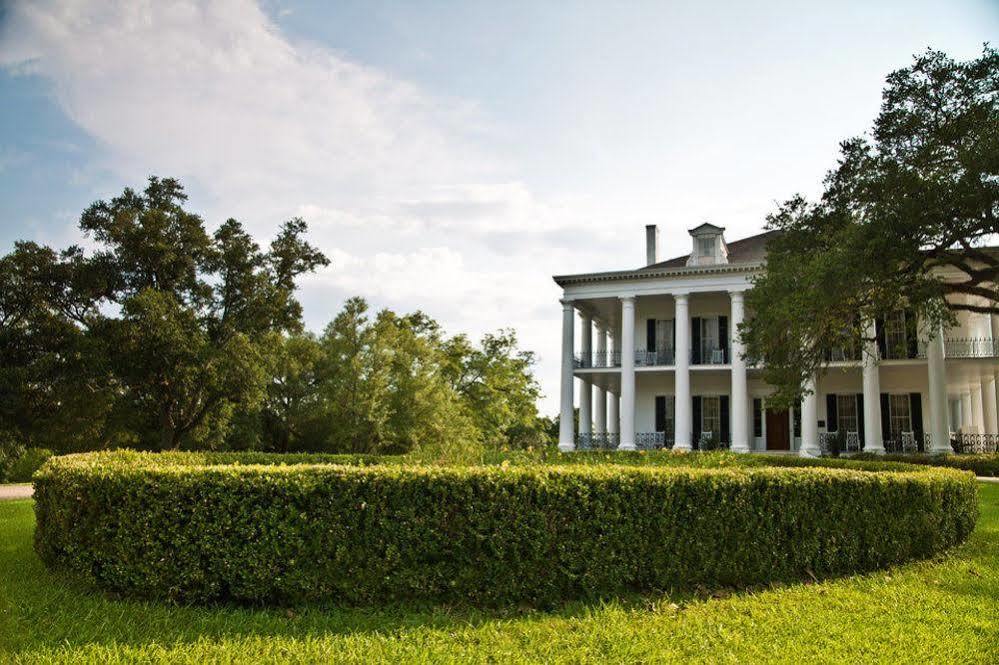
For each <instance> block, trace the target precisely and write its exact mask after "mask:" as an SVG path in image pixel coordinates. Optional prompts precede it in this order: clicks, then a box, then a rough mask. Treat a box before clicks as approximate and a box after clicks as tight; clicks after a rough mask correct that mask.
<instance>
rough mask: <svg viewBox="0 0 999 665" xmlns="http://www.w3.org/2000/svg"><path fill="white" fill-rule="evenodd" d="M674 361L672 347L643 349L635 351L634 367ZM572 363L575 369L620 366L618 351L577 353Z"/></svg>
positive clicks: (660, 364) (667, 363) (619, 353)
mask: <svg viewBox="0 0 999 665" xmlns="http://www.w3.org/2000/svg"><path fill="white" fill-rule="evenodd" d="M675 362H676V355H675V354H674V353H673V349H661V350H658V351H645V350H644V349H642V350H638V351H635V366H636V367H660V366H665V365H672V364H674V363H675ZM573 365H574V366H575V367H576V369H591V368H595V369H599V368H604V367H620V366H621V352H620V351H592V352H590V353H577V354H576V355H575V356H574V357H573Z"/></svg>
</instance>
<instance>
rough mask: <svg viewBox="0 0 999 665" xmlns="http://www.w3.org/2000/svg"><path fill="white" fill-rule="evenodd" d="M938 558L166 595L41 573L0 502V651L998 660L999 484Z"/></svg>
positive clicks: (325, 657)
mask: <svg viewBox="0 0 999 665" xmlns="http://www.w3.org/2000/svg"><path fill="white" fill-rule="evenodd" d="M979 487H980V500H981V509H982V512H981V518H980V520H979V523H978V526H977V528H976V530H975V532H974V534H973V535H972V537H971V538H970V539H969V541H968V542H967V543H966V544H965V545H963V546H961V547H959V548H957V549H956V550H955V551H953V552H951V553H949V554H948V555H947V556H945V557H943V558H941V559H940V560H937V561H932V562H921V563H916V564H910V565H907V566H903V567H900V568H897V569H892V570H889V571H883V572H880V573H876V574H870V575H863V576H857V577H851V578H845V579H839V580H830V581H825V582H822V583H819V584H801V585H794V586H788V587H783V588H775V589H767V590H758V591H742V592H737V593H732V594H720V595H716V597H698V596H697V595H683V596H678V595H674V596H671V595H661V594H660V595H647V596H636V597H631V598H624V599H619V600H615V601H612V602H607V603H603V604H593V603H589V604H586V603H574V604H569V605H566V606H565V607H563V608H561V609H559V610H557V611H552V612H541V611H531V610H526V609H518V608H512V609H509V610H506V611H502V612H495V611H492V612H484V611H477V610H474V609H470V608H455V607H421V606H412V605H407V606H392V607H384V608H376V609H358V608H349V609H345V608H336V607H325V608H324V607H318V606H310V607H301V608H291V609H256V608H237V607H225V606H223V607H176V606H166V605H161V604H155V603H147V602H139V601H131V600H118V599H114V598H110V597H107V596H103V595H101V594H99V593H96V592H93V591H91V590H90V589H88V588H87V587H84V586H81V585H80V584H79V583H77V582H74V581H72V580H69V579H65V578H62V577H59V576H54V575H52V574H50V573H49V572H48V571H47V570H46V569H45V568H44V567H43V566H42V564H41V562H40V561H39V560H38V558H37V557H36V556H35V554H34V552H33V550H32V547H31V538H32V531H33V527H34V516H33V512H32V504H31V502H30V501H14V502H7V503H0V662H67V663H80V662H94V663H98V662H99V663H105V662H136V661H141V662H203V661H212V662H288V661H291V662H315V661H330V660H335V661H338V662H359V661H364V662H370V661H409V662H468V661H503V662H517V661H524V662H529V661H530V662H536V661H546V662H574V663H575V662H604V661H607V660H613V661H630V662H656V661H678V660H694V661H708V662H741V661H771V662H780V661H789V660H799V659H805V660H808V661H826V662H842V661H853V662H855V661H880V662H887V661H900V662H913V661H931V662H983V663H984V662H996V660H997V659H999V485H986V484H981V485H980V486H979Z"/></svg>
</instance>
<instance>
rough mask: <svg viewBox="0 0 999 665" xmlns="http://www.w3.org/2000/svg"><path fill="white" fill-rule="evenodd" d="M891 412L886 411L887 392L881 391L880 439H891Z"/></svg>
mask: <svg viewBox="0 0 999 665" xmlns="http://www.w3.org/2000/svg"><path fill="white" fill-rule="evenodd" d="M890 416H891V414H890V413H889V412H888V393H881V439H882V440H884V441H888V440H889V439H891V417H890Z"/></svg>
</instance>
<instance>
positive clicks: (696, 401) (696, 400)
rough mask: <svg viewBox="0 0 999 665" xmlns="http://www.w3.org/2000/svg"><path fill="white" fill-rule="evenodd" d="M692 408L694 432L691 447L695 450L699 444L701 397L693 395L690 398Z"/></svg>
mask: <svg viewBox="0 0 999 665" xmlns="http://www.w3.org/2000/svg"><path fill="white" fill-rule="evenodd" d="M691 401H692V405H691V406H692V408H691V415H692V416H693V418H692V419H693V421H694V431H693V435H694V436H693V437H692V438H693V442H692V443H693V447H694V450H697V449H698V447H699V446H700V444H701V397H700V396H699V395H694V396H693V397H692V398H691Z"/></svg>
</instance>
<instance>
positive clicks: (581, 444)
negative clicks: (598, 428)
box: [576, 432, 621, 450]
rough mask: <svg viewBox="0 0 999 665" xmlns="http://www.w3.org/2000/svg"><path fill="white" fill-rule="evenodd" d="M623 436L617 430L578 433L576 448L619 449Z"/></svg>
mask: <svg viewBox="0 0 999 665" xmlns="http://www.w3.org/2000/svg"><path fill="white" fill-rule="evenodd" d="M620 443H621V436H620V435H619V434H618V433H617V432H591V433H589V434H577V435H576V450H617V447H618V445H619V444H620Z"/></svg>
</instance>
